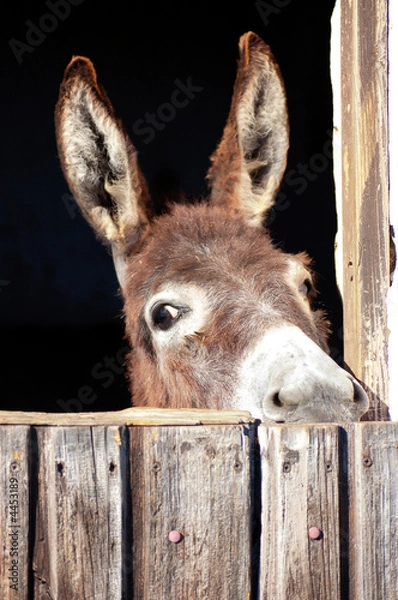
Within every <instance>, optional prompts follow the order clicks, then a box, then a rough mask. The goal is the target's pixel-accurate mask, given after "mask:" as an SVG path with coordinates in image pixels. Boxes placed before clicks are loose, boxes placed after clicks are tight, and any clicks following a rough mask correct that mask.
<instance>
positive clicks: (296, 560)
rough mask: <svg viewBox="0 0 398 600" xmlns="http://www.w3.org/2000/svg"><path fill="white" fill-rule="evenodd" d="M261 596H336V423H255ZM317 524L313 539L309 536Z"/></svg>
mask: <svg viewBox="0 0 398 600" xmlns="http://www.w3.org/2000/svg"><path fill="white" fill-rule="evenodd" d="M258 435H259V443H260V452H261V471H262V485H261V488H262V539H261V559H260V569H261V572H260V598H261V600H265V599H267V600H286V598H300V600H319V599H320V598H322V600H339V598H340V597H341V581H340V561H341V556H340V514H339V512H340V498H339V472H340V465H339V462H340V453H339V430H338V427H337V426H333V425H328V426H322V425H321V426H314V427H309V426H306V427H305V426H286V427H285V426H275V427H265V426H260V427H259V432H258ZM312 527H317V528H318V529H319V530H320V532H321V535H320V538H319V539H311V538H310V536H309V531H310V528H312Z"/></svg>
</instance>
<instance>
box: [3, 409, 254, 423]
mask: <svg viewBox="0 0 398 600" xmlns="http://www.w3.org/2000/svg"><path fill="white" fill-rule="evenodd" d="M253 422H254V419H253V417H252V416H251V414H250V413H249V412H247V411H244V410H212V409H203V410H202V409H196V408H192V409H188V408H186V409H184V408H181V409H178V410H175V409H168V408H139V407H132V408H126V409H124V410H117V411H108V412H79V413H78V412H76V413H75V412H72V413H45V412H24V411H13V410H2V411H0V425H53V426H57V425H61V426H68V425H71V426H75V425H78V426H91V425H120V426H122V425H140V426H148V427H151V426H153V425H202V424H203V425H238V424H240V423H253Z"/></svg>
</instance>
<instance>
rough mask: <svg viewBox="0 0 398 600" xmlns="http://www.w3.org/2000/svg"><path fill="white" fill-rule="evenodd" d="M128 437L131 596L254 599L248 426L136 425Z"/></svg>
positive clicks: (142, 598) (146, 599)
mask: <svg viewBox="0 0 398 600" xmlns="http://www.w3.org/2000/svg"><path fill="white" fill-rule="evenodd" d="M131 441H132V446H131V474H132V485H131V487H132V498H133V499H132V514H133V554H134V582H133V585H134V595H133V597H134V599H135V600H153V599H154V598H156V600H170V599H171V598H178V599H181V600H183V599H188V598H189V600H209V599H210V598H214V599H216V598H217V599H220V600H221V599H224V598H225V599H227V598H228V600H246V599H249V598H250V597H251V596H250V593H251V583H250V574H251V545H250V542H251V506H252V504H251V449H252V436H251V432H250V429H249V428H247V427H245V426H228V427H223V426H208V427H204V426H203V427H178V428H176V427H172V428H170V427H152V428H137V429H134V430H132V432H131ZM173 530H177V531H178V532H180V533H181V535H182V540H181V541H180V542H179V543H172V542H171V541H169V539H168V534H169V532H170V531H173Z"/></svg>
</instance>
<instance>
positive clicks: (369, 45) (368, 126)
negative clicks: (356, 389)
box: [332, 0, 390, 420]
mask: <svg viewBox="0 0 398 600" xmlns="http://www.w3.org/2000/svg"><path fill="white" fill-rule="evenodd" d="M387 5H388V0H369V1H367V2H363V1H361V0H340V3H339V4H338V6H337V8H336V10H338V9H339V8H340V23H339V25H340V26H339V27H338V25H337V19H334V27H333V41H332V57H333V69H332V73H333V88H334V99H335V126H334V131H335V135H334V148H335V156H334V165H335V179H336V192H337V196H338V197H337V207H338V213H339V226H338V227H339V235H338V238H337V244H338V252H337V261H338V265H337V273H338V275H339V285H340V290H341V293H342V296H343V303H344V358H345V362H346V363H347V365H348V366H349V368H350V369H351V370H352V371H353V372H354V373H355V375H356V376H357V377H358V378H359V379H360V380H361V381H363V382H364V384H365V386H366V388H367V391H368V393H369V395H370V399H371V407H370V411H369V415H368V416H369V420H383V419H386V418H388V410H387V406H386V404H385V403H386V402H388V397H389V396H388V372H387V366H388V363H387V347H388V330H387V307H386V298H387V291H388V288H389V283H390V247H389V237H390V236H389V188H388V162H389V161H388V118H387V107H388V96H387V71H388V66H387ZM336 15H337V13H336ZM337 54H338V55H339V56H340V60H338V59H337V58H336V55H337Z"/></svg>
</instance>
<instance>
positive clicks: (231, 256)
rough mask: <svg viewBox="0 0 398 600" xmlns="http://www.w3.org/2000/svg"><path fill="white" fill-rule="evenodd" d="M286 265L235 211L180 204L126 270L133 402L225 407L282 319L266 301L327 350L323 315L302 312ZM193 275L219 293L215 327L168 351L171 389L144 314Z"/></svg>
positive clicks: (305, 261) (154, 230)
mask: <svg viewBox="0 0 398 600" xmlns="http://www.w3.org/2000/svg"><path fill="white" fill-rule="evenodd" d="M286 259H287V255H286V254H284V253H283V252H282V251H280V250H278V249H277V248H275V247H274V246H273V244H272V242H271V240H270V238H269V236H268V235H267V233H266V231H265V230H262V229H257V228H253V227H251V226H250V225H248V224H247V223H246V222H245V220H244V218H243V217H242V215H240V214H238V213H235V212H234V211H233V210H231V211H230V213H229V214H228V213H227V214H226V212H225V210H224V209H221V208H220V209H215V208H213V207H209V206H208V205H206V204H203V205H196V206H184V205H176V206H174V207H173V209H172V211H171V213H170V214H168V215H163V216H162V217H160V218H158V219H157V220H155V221H154V222H153V223H152V227H151V230H150V233H149V234H148V236H147V239H146V240H145V243H144V246H143V247H142V248H141V252H140V253H138V254H137V255H136V256H134V257H133V258H132V260H131V262H130V264H129V267H128V271H127V284H126V289H125V317H126V333H127V336H128V339H129V342H130V344H131V347H132V351H131V353H130V355H129V358H128V361H127V363H128V370H129V377H130V381H131V392H132V398H133V402H134V404H136V405H139V406H142V405H153V404H156V405H158V406H162V407H173V408H189V407H191V406H195V407H202V408H211V407H212V408H214V407H216V408H222V407H223V405H224V404H225V402H223V399H225V397H227V396H228V393H229V390H230V388H229V386H230V385H232V377H233V375H234V374H235V372H236V367H237V361H238V359H239V357H240V356H241V354H242V352H243V351H244V349H246V350H247V349H249V348H250V346H251V340H253V341H255V340H256V339H257V336H258V331H259V330H264V331H266V329H267V328H268V327H269V326H270V322H271V324H275V322H276V321H277V320H278V317H275V316H271V317H270V316H269V314H267V313H266V312H265V311H264V310H263V309H262V304H264V303H265V302H266V303H267V304H269V305H270V306H272V307H273V308H274V309H275V311H276V312H277V313H279V320H282V318H283V319H285V320H287V321H288V322H290V323H292V324H295V325H297V324H298V325H299V326H300V328H301V329H302V330H303V331H304V332H305V333H306V334H307V335H308V336H309V337H310V338H311V339H312V340H313V341H315V342H316V343H317V344H319V345H320V346H321V347H323V348H326V343H327V342H326V340H327V333H328V322H327V321H326V320H325V316H324V313H323V312H322V311H316V312H312V313H311V314H308V313H307V312H306V311H305V310H303V308H302V307H301V306H300V303H299V301H298V299H297V295H296V294H295V293H294V289H292V287H291V286H289V284H288V282H287V281H286V279H287V272H288V265H287V261H286ZM297 260H300V261H301V262H302V264H303V266H305V268H308V266H309V262H310V261H309V259H308V257H306V256H305V255H300V256H298V257H297ZM160 273H161V276H159V274H160ZM193 276H194V280H195V281H196V282H198V283H199V284H200V285H201V286H203V287H204V288H205V289H210V290H214V292H215V293H214V296H212V298H211V306H210V313H211V315H212V318H211V322H210V324H209V326H208V328H206V331H202V332H200V331H199V332H196V335H195V336H194V337H193V338H192V339H189V340H186V345H185V347H184V349H183V350H182V351H181V349H178V352H173V350H170V351H169V352H168V353H167V357H166V358H165V361H166V362H167V366H166V367H163V369H164V370H166V371H167V372H168V373H170V374H172V377H170V378H169V379H168V380H167V382H166V383H165V382H164V379H163V378H162V376H161V375H160V374H159V368H160V367H159V363H158V357H157V356H156V354H155V352H154V350H153V348H152V347H151V342H150V332H149V330H148V327H147V325H146V323H145V320H144V318H143V308H144V305H145V302H146V300H147V299H148V298H149V297H150V296H151V295H153V294H154V293H156V291H157V288H158V286H160V285H161V284H162V283H163V282H164V281H168V282H179V283H190V282H192V278H193ZM309 276H310V274H309ZM248 300H249V301H250V302H249V301H248ZM214 365H217V368H215V367H214ZM210 374H211V376H210Z"/></svg>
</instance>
